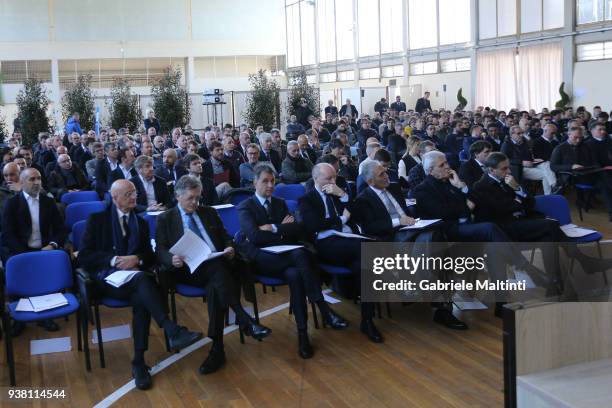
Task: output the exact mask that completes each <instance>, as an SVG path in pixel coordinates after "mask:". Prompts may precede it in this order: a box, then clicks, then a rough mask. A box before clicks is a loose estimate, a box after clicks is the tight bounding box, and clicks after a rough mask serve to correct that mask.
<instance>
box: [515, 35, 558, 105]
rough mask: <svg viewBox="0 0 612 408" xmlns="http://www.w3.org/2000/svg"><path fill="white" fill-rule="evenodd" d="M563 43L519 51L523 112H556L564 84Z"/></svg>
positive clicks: (519, 88) (519, 92) (520, 103)
mask: <svg viewBox="0 0 612 408" xmlns="http://www.w3.org/2000/svg"><path fill="white" fill-rule="evenodd" d="M562 67H563V48H562V47H561V43H558V42H557V43H550V44H541V45H534V46H528V47H520V48H519V53H518V67H517V72H518V78H519V80H518V106H519V108H520V109H521V110H529V109H535V111H536V112H540V111H541V110H542V108H549V109H551V108H554V105H555V102H556V101H557V100H559V98H560V97H559V85H561V81H562V72H561V70H562Z"/></svg>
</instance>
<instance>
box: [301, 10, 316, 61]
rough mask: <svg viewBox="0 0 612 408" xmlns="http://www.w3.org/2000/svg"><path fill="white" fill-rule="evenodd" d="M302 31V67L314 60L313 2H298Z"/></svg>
mask: <svg viewBox="0 0 612 408" xmlns="http://www.w3.org/2000/svg"><path fill="white" fill-rule="evenodd" d="M300 17H301V22H302V24H301V29H302V35H301V39H302V65H311V64H314V63H315V62H316V60H315V55H316V53H315V47H316V44H315V7H314V2H309V1H302V2H300Z"/></svg>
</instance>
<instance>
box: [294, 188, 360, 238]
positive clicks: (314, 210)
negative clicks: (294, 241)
mask: <svg viewBox="0 0 612 408" xmlns="http://www.w3.org/2000/svg"><path fill="white" fill-rule="evenodd" d="M330 197H331V199H332V202H333V204H334V207H335V209H336V211H335V212H336V214H333V210H332V209H329V215H330V217H329V218H325V204H324V203H323V200H322V199H321V195H320V194H319V192H318V191H317V190H316V189H312V190H310V191H309V192H307V193H306V194H304V195H303V196H302V197H300V199H299V208H300V216H301V217H302V222H303V223H304V229H305V230H306V232H307V233H308V234H309V235H310V237H311V238H313V239H314V238H315V235H316V233H318V232H321V231H325V230H329V229H334V230H337V231H342V219H341V218H340V216H341V215H342V212H343V211H344V209H345V208H347V207H348V206H349V202H347V203H343V202H342V201H340V199H339V198H338V197H336V196H334V195H330ZM350 211H351V210H350V209H349V212H350ZM348 225H349V227H351V229H352V230H354V223H351V220H350V219H349V224H348Z"/></svg>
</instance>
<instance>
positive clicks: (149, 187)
mask: <svg viewBox="0 0 612 408" xmlns="http://www.w3.org/2000/svg"><path fill="white" fill-rule="evenodd" d="M138 177H140V181H142V185H143V186H144V189H145V192H146V193H147V206H149V207H150V206H152V205H154V204H157V200H155V188H154V187H153V181H154V180H155V178H152V179H151V181H147V180H146V179H145V178H144V177H142V176H141V175H139V176H138Z"/></svg>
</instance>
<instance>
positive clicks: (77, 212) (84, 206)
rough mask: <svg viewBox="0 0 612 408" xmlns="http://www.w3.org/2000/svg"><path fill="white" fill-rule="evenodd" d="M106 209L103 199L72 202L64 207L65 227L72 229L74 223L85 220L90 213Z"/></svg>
mask: <svg viewBox="0 0 612 408" xmlns="http://www.w3.org/2000/svg"><path fill="white" fill-rule="evenodd" d="M105 209H106V203H104V202H103V201H89V202H85V203H72V204H69V205H68V206H67V207H66V221H65V224H66V227H68V229H70V230H72V226H73V225H74V223H76V222H78V221H83V220H86V219H87V218H88V217H89V215H90V214H94V213H97V212H102V211H104V210H105Z"/></svg>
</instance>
